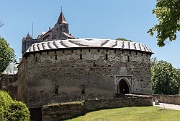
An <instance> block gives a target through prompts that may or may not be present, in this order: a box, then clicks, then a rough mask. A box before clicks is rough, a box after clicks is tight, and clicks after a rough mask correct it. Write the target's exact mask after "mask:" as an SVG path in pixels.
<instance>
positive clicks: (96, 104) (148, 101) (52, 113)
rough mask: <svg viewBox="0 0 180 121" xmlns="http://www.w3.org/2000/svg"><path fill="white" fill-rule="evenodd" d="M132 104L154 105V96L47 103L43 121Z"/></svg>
mask: <svg viewBox="0 0 180 121" xmlns="http://www.w3.org/2000/svg"><path fill="white" fill-rule="evenodd" d="M132 106H152V97H128V98H115V99H101V100H85V101H83V102H72V103H61V104H52V105H46V106H43V108H42V120H43V121H60V120H63V119H69V118H73V117H76V116H80V115H83V114H85V113H87V112H89V111H93V110H98V109H106V108H120V107H132Z"/></svg>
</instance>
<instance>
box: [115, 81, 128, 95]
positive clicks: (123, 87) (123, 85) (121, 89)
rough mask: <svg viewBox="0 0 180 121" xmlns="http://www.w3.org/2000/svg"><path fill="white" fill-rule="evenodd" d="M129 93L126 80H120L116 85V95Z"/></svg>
mask: <svg viewBox="0 0 180 121" xmlns="http://www.w3.org/2000/svg"><path fill="white" fill-rule="evenodd" d="M129 92H130V87H129V86H128V84H127V82H126V80H124V79H121V80H120V81H119V83H118V85H117V93H118V94H128V93H129Z"/></svg>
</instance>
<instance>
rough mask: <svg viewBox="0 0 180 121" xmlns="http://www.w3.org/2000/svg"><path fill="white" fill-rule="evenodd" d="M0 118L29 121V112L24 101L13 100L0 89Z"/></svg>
mask: <svg viewBox="0 0 180 121" xmlns="http://www.w3.org/2000/svg"><path fill="white" fill-rule="evenodd" d="M0 120H1V121H29V120H30V112H29V110H28V108H27V106H26V105H25V104H24V103H22V102H20V101H16V100H13V99H12V98H11V97H10V96H9V94H8V93H7V92H4V91H0Z"/></svg>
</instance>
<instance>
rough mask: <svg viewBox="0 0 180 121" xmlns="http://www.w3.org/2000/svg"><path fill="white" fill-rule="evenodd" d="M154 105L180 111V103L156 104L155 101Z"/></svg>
mask: <svg viewBox="0 0 180 121" xmlns="http://www.w3.org/2000/svg"><path fill="white" fill-rule="evenodd" d="M153 106H159V107H160V108H162V109H163V108H168V109H173V110H179V111H180V105H174V104H167V103H159V105H155V102H153Z"/></svg>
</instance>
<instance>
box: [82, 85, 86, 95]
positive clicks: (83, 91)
mask: <svg viewBox="0 0 180 121" xmlns="http://www.w3.org/2000/svg"><path fill="white" fill-rule="evenodd" d="M85 93H86V91H85V85H81V94H83V95H84V94H85Z"/></svg>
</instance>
